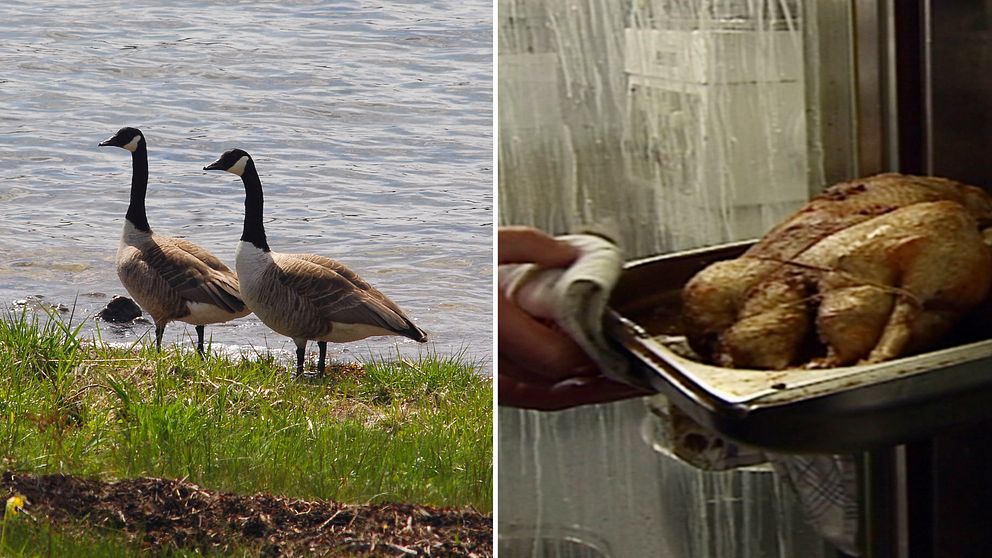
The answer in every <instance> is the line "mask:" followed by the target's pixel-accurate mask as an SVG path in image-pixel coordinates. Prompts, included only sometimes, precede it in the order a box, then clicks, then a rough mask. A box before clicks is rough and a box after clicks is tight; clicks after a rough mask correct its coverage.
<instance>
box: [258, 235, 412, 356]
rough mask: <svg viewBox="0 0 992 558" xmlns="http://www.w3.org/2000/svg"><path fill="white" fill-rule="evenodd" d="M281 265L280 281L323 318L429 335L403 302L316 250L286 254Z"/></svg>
mask: <svg viewBox="0 0 992 558" xmlns="http://www.w3.org/2000/svg"><path fill="white" fill-rule="evenodd" d="M277 265H278V266H279V268H280V270H281V273H280V274H279V280H280V282H281V283H282V284H283V285H285V286H286V287H288V288H290V289H292V290H293V291H295V292H296V293H297V294H298V295H299V296H300V297H301V298H302V299H303V300H305V301H306V302H307V303H308V304H310V305H312V306H313V307H314V308H315V311H316V314H317V316H318V317H319V318H320V319H321V320H322V321H325V322H340V323H348V324H368V325H375V326H378V327H381V328H383V329H386V330H390V331H394V332H396V333H400V334H402V335H406V336H407V337H410V338H411V339H416V340H418V341H420V340H422V339H426V335H425V334H424V332H423V331H421V330H420V329H419V328H418V327H417V326H415V325H414V324H413V322H411V321H410V320H409V318H407V317H406V316H405V315H404V314H403V311H402V310H400V308H399V306H397V305H396V304H395V303H394V302H393V301H391V300H389V298H388V297H386V295H384V294H382V293H381V292H379V291H378V290H377V289H376V288H375V287H373V286H372V285H370V284H369V283H368V282H366V281H365V280H364V279H362V278H361V277H359V276H358V274H357V273H355V272H354V271H352V270H350V269H348V268H347V267H345V266H344V265H343V264H341V263H339V262H336V261H334V260H332V259H330V258H325V257H323V256H316V255H313V254H282V255H280V257H279V260H278V261H277ZM327 325H330V324H329V323H328V324H327Z"/></svg>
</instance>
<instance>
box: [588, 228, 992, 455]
mask: <svg viewBox="0 0 992 558" xmlns="http://www.w3.org/2000/svg"><path fill="white" fill-rule="evenodd" d="M750 245H751V242H742V243H735V244H728V245H723V246H717V247H712V248H706V249H701V250H692V251H686V252H679V253H674V254H667V255H663V256H655V257H650V258H645V259H640V260H636V261H631V262H629V263H627V265H626V266H625V269H624V272H623V274H622V275H621V278H620V281H619V283H618V284H617V287H616V289H615V290H614V293H613V296H612V299H611V303H610V306H611V307H610V310H609V311H608V312H607V316H606V323H605V326H606V331H607V335H608V336H609V337H610V338H611V339H612V340H613V341H615V342H616V343H618V344H619V346H620V347H621V350H622V351H624V352H625V353H627V355H628V356H629V358H630V361H631V363H632V366H633V368H634V373H635V375H636V377H637V378H639V379H641V380H642V381H643V383H644V384H645V385H649V386H651V387H653V388H654V389H656V390H658V391H660V392H662V393H664V394H665V395H667V396H668V397H669V398H670V399H671V400H672V402H674V403H675V404H676V405H677V406H678V407H680V408H681V409H682V410H683V411H684V412H686V413H688V414H689V415H690V416H691V417H692V418H693V419H695V420H696V421H697V422H698V423H700V424H702V425H704V426H707V427H709V428H711V429H712V430H715V431H717V432H719V433H721V434H723V435H725V436H726V437H728V438H730V439H733V440H736V441H738V442H741V443H745V444H750V445H754V446H758V447H763V448H766V449H769V450H775V451H781V452H791V453H847V452H854V451H861V450H865V449H871V448H874V447H882V446H892V445H896V444H900V443H904V442H908V441H912V440H915V439H923V438H929V437H931V436H933V435H934V434H936V433H938V432H939V431H941V430H942V429H946V428H948V427H951V426H953V425H957V424H963V423H966V422H971V421H977V420H981V419H988V418H992V327H990V328H989V330H988V331H987V332H985V333H982V334H981V335H979V334H976V333H975V331H974V330H975V329H976V328H974V327H969V328H968V331H967V332H966V333H964V334H960V333H956V334H955V336H953V337H955V339H953V340H951V341H949V342H948V346H947V347H945V348H939V349H936V350H933V351H931V352H927V353H924V354H919V355H915V356H909V357H905V358H901V359H898V360H893V361H889V362H884V363H879V364H871V365H857V366H849V367H842V368H831V369H824V370H801V369H794V370H780V371H763V370H744V369H731V368H723V367H718V366H711V365H707V364H703V363H701V362H698V361H696V360H694V359H693V358H692V356H691V354H687V353H688V352H687V351H686V350H685V349H680V348H679V346H680V345H682V346H684V345H685V344H684V337H681V336H680V333H681V332H680V326H679V313H680V309H679V300H680V292H681V289H682V286H683V285H684V284H685V283H686V282H687V281H688V280H689V279H690V278H691V277H692V276H693V275H694V274H695V273H696V272H698V271H699V270H701V269H702V268H703V267H705V266H706V265H708V264H710V263H712V262H715V261H718V260H722V259H728V258H733V257H736V256H738V255H739V254H740V253H742V252H743V251H744V250H745V249H747V247H748V246H750ZM988 321H989V322H992V315H990V316H989V319H988ZM959 329H961V328H959ZM680 341H681V342H680Z"/></svg>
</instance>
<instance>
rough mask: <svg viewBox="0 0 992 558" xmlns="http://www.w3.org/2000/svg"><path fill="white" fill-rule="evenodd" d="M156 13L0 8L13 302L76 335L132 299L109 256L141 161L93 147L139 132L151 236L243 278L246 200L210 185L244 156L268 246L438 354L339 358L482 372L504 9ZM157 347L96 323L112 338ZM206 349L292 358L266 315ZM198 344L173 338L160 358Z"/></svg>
mask: <svg viewBox="0 0 992 558" xmlns="http://www.w3.org/2000/svg"><path fill="white" fill-rule="evenodd" d="M159 4H160V3H157V2H151V1H137V2H127V3H120V2H86V3H81V4H80V3H77V2H68V1H66V2H18V1H15V2H10V1H8V2H4V3H2V4H0V67H2V68H3V69H4V71H3V73H2V74H0V303H2V304H3V305H6V306H8V307H9V306H11V305H14V302H15V301H18V300H24V299H28V298H30V297H35V296H42V297H43V298H42V299H40V300H41V301H42V302H43V303H44V304H55V305H58V304H63V305H66V306H72V305H73V303H74V302H75V304H76V315H77V317H78V316H92V314H94V313H95V312H97V311H98V310H99V309H100V308H102V307H103V306H104V305H105V304H106V303H107V301H108V300H109V299H110V297H111V296H112V295H114V294H126V293H125V292H124V289H123V287H121V285H120V283H119V282H118V280H117V276H116V272H115V270H114V257H115V254H116V250H117V245H118V240H119V237H120V231H121V227H122V224H123V215H124V212H125V210H126V208H127V200H128V188H129V185H130V176H131V160H130V154H129V153H127V152H126V151H123V150H121V149H117V148H110V147H105V148H98V147H97V143H99V142H100V141H101V140H103V139H105V138H107V137H109V136H111V135H113V133H114V132H115V131H116V130H117V129H118V128H120V127H121V126H124V125H130V126H135V127H138V128H141V129H142V131H143V132H144V134H145V136H146V139H147V142H148V149H149V169H150V171H149V174H150V178H149V192H148V201H147V207H148V220H149V223H150V224H151V226H152V229H153V230H155V231H157V232H159V233H162V234H168V235H172V236H182V237H186V238H189V239H190V240H193V241H194V242H197V243H198V244H200V245H201V246H203V247H205V248H207V249H208V250H210V251H212V252H213V253H214V254H216V255H217V256H218V257H220V258H221V259H222V260H224V261H225V262H227V263H228V265H230V266H232V267H233V263H234V250H235V247H236V244H237V241H238V238H239V236H240V234H241V221H242V215H243V214H242V211H243V205H242V204H243V202H244V191H243V189H242V186H241V183H240V181H239V180H238V179H237V177H235V176H233V175H230V174H226V173H217V172H212V173H206V172H204V171H202V170H201V169H202V167H203V166H204V165H205V164H207V163H210V162H212V161H213V160H215V159H216V158H217V157H218V156H219V155H220V154H221V153H222V152H223V151H225V150H227V149H230V148H232V147H240V148H242V149H245V150H246V151H248V152H249V153H251V154H252V155H253V157H254V159H255V161H256V165H257V167H258V170H259V174H260V175H261V178H262V185H263V188H264V190H265V196H266V198H265V201H266V205H265V212H266V215H265V216H266V232H267V234H268V238H269V244H270V245H271V246H272V248H273V249H274V250H277V251H281V252H311V253H317V254H321V255H325V256H329V257H332V258H335V259H338V260H340V261H342V262H344V263H346V264H347V265H349V266H350V267H352V269H354V270H355V271H357V272H358V273H359V274H361V275H362V276H363V277H364V278H365V279H367V280H368V281H370V282H371V283H372V284H374V285H376V286H377V287H378V288H379V289H380V290H382V291H383V292H384V293H386V294H387V295H388V296H389V297H390V298H392V299H393V300H394V301H395V302H397V303H398V304H399V305H400V306H401V307H402V308H403V309H404V310H405V311H406V313H407V314H408V315H409V316H410V317H411V318H412V319H413V320H414V321H415V322H416V323H417V324H418V325H420V326H421V327H422V328H423V329H425V330H426V331H427V332H428V333H429V335H430V336H431V339H432V342H431V344H430V345H429V346H428V347H427V348H426V349H425V348H423V347H422V346H420V345H418V344H417V343H414V342H412V341H409V340H406V339H402V338H373V339H370V340H366V341H360V342H356V343H351V344H346V345H337V346H331V347H329V352H330V354H331V356H332V357H334V358H337V359H351V358H356V357H358V358H362V357H368V356H369V355H379V354H385V355H387V356H388V355H395V354H396V352H397V351H399V353H400V354H402V355H404V356H416V355H418V354H420V353H421V352H422V351H424V350H433V351H436V352H438V353H441V354H459V353H461V354H464V356H465V358H466V359H468V360H471V361H476V362H480V363H481V364H482V365H483V367H485V368H488V367H489V366H490V364H489V363H490V362H491V358H492V317H491V316H492V295H491V284H492V283H491V280H492V267H491V261H492V259H491V253H492V252H491V247H492V203H493V202H492V178H491V177H492V163H491V161H492V4H491V3H490V2H488V1H486V0H469V1H461V0H440V1H433V2H416V3H402V2H390V1H384V2H363V1H341V2H293V3H283V2H271V3H250V4H249V3H246V4H240V3H239V4H237V5H226V4H225V5H220V4H217V3H213V2H205V1H187V2H178V3H169V7H167V8H166V7H162V6H160V5H159ZM77 319H78V318H77ZM93 328H94V323H93V321H92V320H90V322H89V323H88V325H87V330H88V331H92V329H93ZM148 329H149V326H139V327H136V328H133V329H122V328H117V327H109V326H107V325H106V324H103V325H101V333H102V335H103V337H104V339H106V340H108V341H123V342H127V341H130V340H133V339H134V338H136V337H138V336H141V335H147V334H148ZM207 334H208V335H210V336H212V338H213V342H214V343H215V344H217V343H221V344H224V345H226V346H228V347H229V348H233V349H235V350H237V349H239V348H246V347H248V346H254V347H256V348H265V347H267V348H269V349H272V350H276V351H281V350H291V349H292V348H293V345H292V343H291V342H290V341H289V340H287V339H285V338H283V337H281V336H279V335H277V334H274V333H272V332H271V331H269V330H268V329H267V328H265V327H264V326H263V325H262V324H261V323H260V322H258V320H257V319H255V318H254V317H253V316H252V317H248V318H243V319H240V320H237V321H234V322H231V323H229V324H225V325H217V326H210V327H208V328H207ZM191 335H193V336H194V337H195V333H193V330H192V327H191V326H187V325H185V324H182V323H173V324H172V325H170V327H168V328H167V329H166V338H165V341H166V342H184V343H185V342H188V340H189V338H190V336H191ZM311 345H313V344H311ZM311 350H315V348H314V347H312V346H311Z"/></svg>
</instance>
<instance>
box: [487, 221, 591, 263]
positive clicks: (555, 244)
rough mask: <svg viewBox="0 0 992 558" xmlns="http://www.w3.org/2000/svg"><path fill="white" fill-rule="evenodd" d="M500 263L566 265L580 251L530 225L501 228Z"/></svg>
mask: <svg viewBox="0 0 992 558" xmlns="http://www.w3.org/2000/svg"><path fill="white" fill-rule="evenodd" d="M498 240H499V246H498V252H499V256H498V258H499V264H500V265H502V264H506V263H536V264H538V265H541V266H544V267H565V266H567V265H568V264H570V263H572V262H573V261H575V258H577V257H578V256H579V251H578V249H576V248H575V247H574V246H572V245H571V244H569V243H567V242H562V241H561V240H557V239H555V238H553V237H551V236H549V235H548V234H546V233H544V232H541V231H539V230H537V229H533V228H530V227H501V228H500V229H499V235H498Z"/></svg>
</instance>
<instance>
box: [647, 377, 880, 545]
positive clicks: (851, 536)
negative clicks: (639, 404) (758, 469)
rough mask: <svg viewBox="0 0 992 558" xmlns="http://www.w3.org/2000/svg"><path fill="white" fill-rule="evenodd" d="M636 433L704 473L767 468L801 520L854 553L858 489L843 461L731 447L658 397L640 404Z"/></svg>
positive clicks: (851, 466)
mask: <svg viewBox="0 0 992 558" xmlns="http://www.w3.org/2000/svg"><path fill="white" fill-rule="evenodd" d="M645 402H646V404H647V407H648V411H649V413H648V415H646V416H645V419H644V424H643V425H642V427H641V433H642V437H643V438H644V440H645V441H646V442H647V443H649V444H650V445H652V446H654V447H655V448H656V449H659V450H660V451H664V452H666V453H671V454H674V455H675V456H676V457H678V458H679V459H681V460H682V461H685V462H686V463H688V464H690V465H692V466H694V467H696V468H698V469H702V470H704V471H726V470H730V469H737V468H740V467H747V466H751V465H757V464H760V463H765V462H770V463H771V464H772V467H773V468H774V469H775V471H776V473H777V474H778V475H779V477H780V478H783V479H785V480H786V482H787V483H788V484H789V485H790V486H791V487H792V488H793V492H794V493H795V495H796V497H797V498H798V499H799V504H800V507H801V508H802V511H803V515H804V516H805V518H806V521H807V523H809V524H810V525H811V526H812V527H813V529H814V530H816V532H817V533H818V534H819V535H820V536H822V537H823V538H824V539H826V540H827V541H829V542H830V543H831V544H833V545H834V546H836V547H837V548H838V549H839V550H841V551H843V552H844V553H846V554H848V555H850V556H860V555H861V553H860V551H859V549H858V544H857V536H858V485H857V469H856V467H855V462H854V458H853V457H851V456H847V455H784V454H774V453H768V452H765V451H762V450H761V449H759V448H754V447H750V446H746V445H741V444H737V443H735V442H732V441H730V440H728V439H726V438H724V437H722V436H720V435H719V434H717V433H715V432H713V431H710V430H708V429H706V428H704V427H702V426H700V425H699V424H697V423H696V422H695V421H693V420H692V419H691V418H690V417H689V416H688V415H686V414H685V413H683V412H682V411H680V410H679V409H678V407H676V406H674V405H672V404H671V403H670V402H669V401H668V400H667V398H665V396H663V395H655V396H652V397H649V398H646V399H645Z"/></svg>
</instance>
